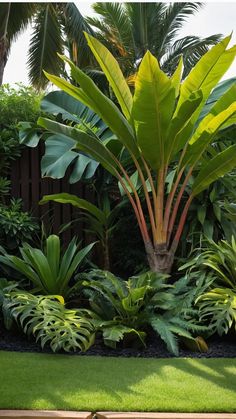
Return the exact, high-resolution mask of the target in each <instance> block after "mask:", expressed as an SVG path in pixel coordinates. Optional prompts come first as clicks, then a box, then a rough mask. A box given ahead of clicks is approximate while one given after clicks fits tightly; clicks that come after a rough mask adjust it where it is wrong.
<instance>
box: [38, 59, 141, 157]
mask: <svg viewBox="0 0 236 419" xmlns="http://www.w3.org/2000/svg"><path fill="white" fill-rule="evenodd" d="M61 58H62V59H63V60H64V61H65V62H66V63H68V64H69V65H70V68H71V75H72V77H73V79H74V80H75V81H76V82H77V83H79V85H80V86H81V88H76V87H75V86H73V85H71V84H70V83H68V82H66V81H65V80H64V79H61V78H59V77H56V76H53V75H50V74H48V73H46V76H47V78H48V79H49V80H50V81H51V82H52V83H54V84H55V85H56V86H57V87H59V88H60V89H62V90H64V91H65V92H66V93H69V94H71V95H73V97H75V98H76V99H78V100H80V101H81V102H82V103H84V104H85V105H87V106H89V107H90V108H91V109H92V110H93V111H94V112H96V113H97V114H98V115H99V116H100V117H101V118H102V119H103V121H104V122H105V123H106V124H107V125H108V126H109V128H110V129H111V130H112V132H114V134H115V135H116V136H117V137H118V138H119V139H120V141H121V142H122V143H123V144H124V146H126V147H127V148H128V150H130V151H131V152H132V153H134V154H135V155H139V151H138V147H137V145H136V142H135V138H134V133H133V130H132V128H131V126H130V124H129V123H128V122H127V120H126V119H125V117H124V116H123V114H122V113H121V112H120V110H119V109H118V108H117V106H116V105H115V104H114V103H113V102H112V101H111V100H110V99H109V98H108V97H106V96H105V95H104V94H103V93H102V92H101V91H100V90H99V89H98V87H97V86H96V85H95V84H94V82H93V81H92V80H91V79H90V77H89V76H87V75H86V74H85V73H84V72H83V71H81V70H80V69H79V68H78V67H76V66H75V65H74V64H73V63H72V61H70V60H69V59H68V58H67V57H63V56H61Z"/></svg>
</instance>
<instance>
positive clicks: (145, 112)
mask: <svg viewBox="0 0 236 419" xmlns="http://www.w3.org/2000/svg"><path fill="white" fill-rule="evenodd" d="M174 105H175V88H174V87H172V84H171V81H170V79H169V78H168V77H167V75H166V74H165V73H164V72H163V71H162V70H161V69H160V67H159V64H158V62H157V59H156V58H155V57H154V56H153V55H152V54H151V53H150V52H149V51H148V52H147V53H146V54H145V56H144V58H143V60H142V62H141V64H140V67H139V71H138V74H137V77H136V81H135V94H134V105H133V109H132V115H133V118H134V123H135V129H136V133H137V139H138V145H139V147H140V148H141V150H142V152H143V155H144V157H145V158H146V159H147V161H148V162H149V163H150V165H151V166H152V167H153V169H158V168H159V167H160V166H161V165H163V163H164V158H165V139H166V132H167V130H168V127H169V124H170V121H171V117H172V113H173V110H174Z"/></svg>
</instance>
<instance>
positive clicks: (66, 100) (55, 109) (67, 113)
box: [41, 91, 112, 140]
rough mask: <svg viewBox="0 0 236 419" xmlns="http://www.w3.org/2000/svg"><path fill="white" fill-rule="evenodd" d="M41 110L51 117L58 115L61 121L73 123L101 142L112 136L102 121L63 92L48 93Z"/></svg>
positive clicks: (86, 107)
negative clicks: (51, 115)
mask: <svg viewBox="0 0 236 419" xmlns="http://www.w3.org/2000/svg"><path fill="white" fill-rule="evenodd" d="M41 109H42V111H43V112H47V113H50V114H53V115H58V114H60V115H61V117H62V119H63V121H65V120H66V121H68V120H69V121H73V122H76V123H77V124H80V125H81V126H83V127H84V128H85V131H86V132H87V133H88V134H92V133H93V134H94V132H96V136H97V137H99V138H100V139H101V140H105V139H107V138H110V137H111V136H112V132H111V131H110V130H109V128H108V127H107V125H106V124H105V123H104V122H103V121H102V119H101V118H100V117H99V116H98V115H97V114H96V113H95V112H94V111H92V110H91V109H90V108H89V107H88V106H86V105H84V104H83V103H82V102H80V101H79V100H76V99H75V98H74V97H72V96H70V95H69V94H67V93H66V92H64V91H55V92H50V93H49V94H48V95H46V96H45V97H44V98H43V100H42V101H41Z"/></svg>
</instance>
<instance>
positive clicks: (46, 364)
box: [0, 351, 236, 412]
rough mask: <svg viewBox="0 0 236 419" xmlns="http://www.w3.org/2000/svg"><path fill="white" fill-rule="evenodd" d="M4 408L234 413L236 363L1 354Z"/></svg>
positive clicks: (0, 388) (1, 405)
mask: <svg viewBox="0 0 236 419" xmlns="http://www.w3.org/2000/svg"><path fill="white" fill-rule="evenodd" d="M0 408H1V409H17V408H18V409H62V410H89V411H99V410H109V411H163V412H164V411H169V412H171V411H180V412H191V411H192V412H236V359H229V358H228V359H184V358H182V359H144V358H143V359H139V358H136V359H135V358H105V357H87V356H67V355H49V354H31V353H17V352H4V351H0Z"/></svg>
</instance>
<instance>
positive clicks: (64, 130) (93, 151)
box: [38, 117, 117, 176]
mask: <svg viewBox="0 0 236 419" xmlns="http://www.w3.org/2000/svg"><path fill="white" fill-rule="evenodd" d="M38 125H40V126H41V127H43V128H46V129H47V130H48V131H51V132H54V133H55V134H61V135H64V136H66V137H68V138H69V139H70V138H72V139H73V140H74V141H75V142H76V148H77V149H78V150H81V151H83V152H85V153H88V154H89V155H90V156H91V157H93V158H94V159H96V160H97V161H98V162H100V163H101V165H102V166H103V167H104V168H105V169H107V170H108V171H109V172H110V173H111V174H112V175H114V176H117V172H116V167H117V164H116V163H115V161H114V159H113V157H112V154H111V153H110V152H109V150H108V149H107V148H106V147H105V146H104V145H103V143H102V142H100V141H99V140H98V139H96V138H95V136H93V137H92V136H91V135H89V134H87V133H85V132H84V131H81V130H79V129H76V128H73V127H70V126H67V125H63V124H59V123H58V122H56V121H52V120H50V119H47V118H42V117H41V118H39V119H38Z"/></svg>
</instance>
